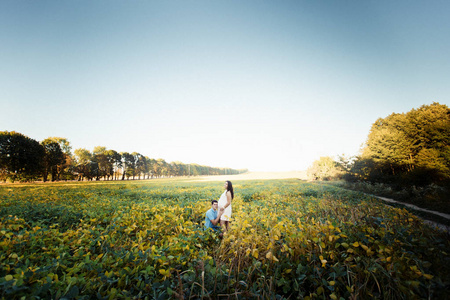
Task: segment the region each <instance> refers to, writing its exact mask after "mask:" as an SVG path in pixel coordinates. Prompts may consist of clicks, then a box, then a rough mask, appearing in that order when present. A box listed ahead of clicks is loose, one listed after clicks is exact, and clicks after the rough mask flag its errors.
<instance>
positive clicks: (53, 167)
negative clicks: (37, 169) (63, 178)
mask: <svg viewBox="0 0 450 300" xmlns="http://www.w3.org/2000/svg"><path fill="white" fill-rule="evenodd" d="M41 145H42V146H43V147H44V150H45V156H44V160H43V162H44V168H43V171H44V172H43V173H44V175H43V180H44V182H46V181H47V176H48V174H49V173H50V174H51V176H52V181H55V180H57V174H58V166H60V165H62V164H63V163H64V162H65V161H66V159H65V155H64V153H63V151H62V150H61V147H60V145H59V144H58V143H57V142H54V141H52V140H51V139H45V140H43V141H42V142H41Z"/></svg>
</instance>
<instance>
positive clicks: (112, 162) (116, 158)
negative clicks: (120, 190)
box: [104, 150, 122, 180]
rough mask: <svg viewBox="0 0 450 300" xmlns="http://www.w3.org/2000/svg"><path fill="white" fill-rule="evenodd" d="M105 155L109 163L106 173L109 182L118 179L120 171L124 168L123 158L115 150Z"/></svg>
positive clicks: (107, 151)
mask: <svg viewBox="0 0 450 300" xmlns="http://www.w3.org/2000/svg"><path fill="white" fill-rule="evenodd" d="M104 154H105V155H106V159H107V161H108V163H107V171H106V176H107V178H108V180H109V179H110V178H112V179H117V177H116V176H117V173H118V169H119V168H121V167H122V156H121V155H120V154H119V153H118V152H117V151H115V150H106V151H105V152H104Z"/></svg>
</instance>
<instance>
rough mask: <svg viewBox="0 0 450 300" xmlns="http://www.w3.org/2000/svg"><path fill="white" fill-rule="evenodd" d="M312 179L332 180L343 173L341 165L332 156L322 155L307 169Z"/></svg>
mask: <svg viewBox="0 0 450 300" xmlns="http://www.w3.org/2000/svg"><path fill="white" fill-rule="evenodd" d="M307 174H308V177H309V178H310V179H311V180H332V179H337V178H340V177H341V176H342V175H343V170H342V167H341V165H340V164H339V163H338V162H336V161H335V160H334V159H333V158H332V157H330V156H323V157H320V158H319V159H318V160H316V161H314V162H313V164H312V165H311V166H310V167H309V168H308V170H307Z"/></svg>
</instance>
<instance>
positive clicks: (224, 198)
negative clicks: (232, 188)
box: [218, 191, 231, 221]
mask: <svg viewBox="0 0 450 300" xmlns="http://www.w3.org/2000/svg"><path fill="white" fill-rule="evenodd" d="M227 202H228V201H227V191H225V192H223V194H222V196H220V199H219V201H218V205H219V209H220V208H221V207H225V205H227ZM220 219H221V220H224V221H230V220H231V204H230V205H228V207H227V208H225V210H224V212H223V214H222V216H221V217H220Z"/></svg>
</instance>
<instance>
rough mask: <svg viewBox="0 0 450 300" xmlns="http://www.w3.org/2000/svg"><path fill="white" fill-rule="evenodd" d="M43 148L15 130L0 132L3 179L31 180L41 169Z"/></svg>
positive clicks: (0, 158)
mask: <svg viewBox="0 0 450 300" xmlns="http://www.w3.org/2000/svg"><path fill="white" fill-rule="evenodd" d="M44 156H45V150H44V148H43V147H42V145H41V144H39V142H38V141H36V140H33V139H31V138H29V137H27V136H25V135H23V134H21V133H18V132H15V131H11V132H8V131H1V132H0V170H1V172H0V173H1V174H2V176H3V178H2V179H3V180H6V179H10V180H11V181H15V180H17V179H19V180H33V179H36V178H37V176H39V175H40V174H41V172H42V169H43V160H44Z"/></svg>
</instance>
